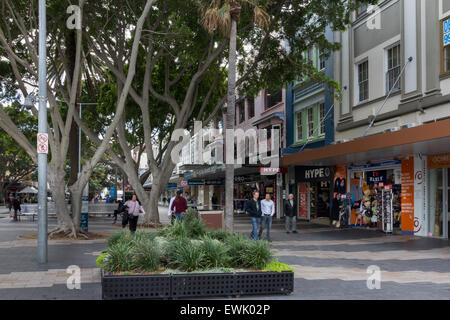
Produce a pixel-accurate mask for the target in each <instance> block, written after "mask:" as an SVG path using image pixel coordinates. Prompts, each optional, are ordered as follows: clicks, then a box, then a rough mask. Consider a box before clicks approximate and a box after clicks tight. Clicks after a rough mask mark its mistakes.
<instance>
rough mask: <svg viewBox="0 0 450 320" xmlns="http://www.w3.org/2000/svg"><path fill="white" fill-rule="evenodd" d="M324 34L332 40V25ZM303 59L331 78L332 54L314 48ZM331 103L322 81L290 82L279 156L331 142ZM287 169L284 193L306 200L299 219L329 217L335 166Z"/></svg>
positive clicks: (332, 139) (290, 167) (327, 90)
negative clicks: (284, 134)
mask: <svg viewBox="0 0 450 320" xmlns="http://www.w3.org/2000/svg"><path fill="white" fill-rule="evenodd" d="M326 37H327V39H328V41H330V42H332V41H333V31H332V30H331V28H327V30H326ZM304 58H306V59H309V60H311V61H312V63H313V64H314V66H315V67H316V68H317V69H318V70H320V72H323V73H324V75H325V76H327V77H329V78H332V79H333V76H334V72H333V70H334V61H333V60H334V59H333V53H331V54H330V55H329V57H327V58H325V55H323V54H322V52H321V50H319V48H318V47H313V48H310V50H309V51H308V52H305V53H304ZM333 104H334V99H333V91H332V88H330V89H329V88H328V85H327V84H325V83H320V82H317V81H313V80H309V79H307V78H304V79H299V80H298V81H294V82H292V83H290V84H289V86H288V88H287V90H286V104H285V105H286V111H285V112H286V124H285V125H286V148H284V149H283V150H282V157H284V156H287V155H291V154H296V153H299V152H302V150H305V149H311V148H320V147H324V146H327V145H329V144H331V143H332V142H333V141H334V132H335V131H334V105H333ZM288 169H289V170H288V174H286V176H285V181H286V182H287V183H286V190H285V194H286V195H287V194H288V193H293V194H294V196H295V198H296V199H297V200H298V202H302V201H301V199H307V201H306V202H307V203H303V206H304V209H303V210H302V209H301V208H298V211H299V212H298V213H299V216H300V218H301V219H304V220H310V219H311V218H313V217H317V216H319V217H320V216H324V217H325V216H329V207H330V202H331V194H332V190H331V189H332V186H333V172H334V168H325V167H323V168H320V167H304V166H300V165H298V166H297V165H295V164H293V165H290V166H289V167H288ZM317 169H318V170H317ZM311 170H314V171H312V172H319V176H310V175H309V172H310V171H311ZM302 190H303V191H302ZM302 192H307V194H305V195H303V194H302ZM300 206H301V204H300ZM305 210H306V211H305ZM302 211H305V212H302Z"/></svg>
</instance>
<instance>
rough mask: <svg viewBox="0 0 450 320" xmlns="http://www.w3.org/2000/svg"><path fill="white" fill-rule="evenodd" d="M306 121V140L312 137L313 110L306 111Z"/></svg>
mask: <svg viewBox="0 0 450 320" xmlns="http://www.w3.org/2000/svg"><path fill="white" fill-rule="evenodd" d="M307 117H308V118H307V119H308V138H309V137H313V136H314V108H313V107H311V108H308V110H307Z"/></svg>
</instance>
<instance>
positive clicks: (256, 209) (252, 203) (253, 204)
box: [246, 191, 261, 240]
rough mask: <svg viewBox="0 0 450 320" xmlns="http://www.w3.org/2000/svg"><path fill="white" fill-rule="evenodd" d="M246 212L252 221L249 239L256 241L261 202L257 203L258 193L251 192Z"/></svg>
mask: <svg viewBox="0 0 450 320" xmlns="http://www.w3.org/2000/svg"><path fill="white" fill-rule="evenodd" d="M246 212H247V213H248V214H249V215H250V218H251V220H252V233H251V234H250V238H252V239H255V240H258V227H259V223H260V221H261V202H260V201H259V192H258V191H255V192H253V199H251V200H249V201H248V202H247V208H246Z"/></svg>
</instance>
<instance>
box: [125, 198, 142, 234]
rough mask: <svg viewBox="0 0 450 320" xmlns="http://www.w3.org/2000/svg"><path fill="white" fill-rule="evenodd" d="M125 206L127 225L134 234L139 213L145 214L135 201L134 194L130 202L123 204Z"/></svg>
mask: <svg viewBox="0 0 450 320" xmlns="http://www.w3.org/2000/svg"><path fill="white" fill-rule="evenodd" d="M125 206H127V207H128V224H129V226H130V231H131V232H135V231H136V227H137V223H138V220H139V213H141V212H143V213H144V214H145V212H144V209H143V208H142V206H141V204H140V203H139V201H138V200H137V197H136V195H135V194H133V197H132V198H131V200H128V201H127V202H125Z"/></svg>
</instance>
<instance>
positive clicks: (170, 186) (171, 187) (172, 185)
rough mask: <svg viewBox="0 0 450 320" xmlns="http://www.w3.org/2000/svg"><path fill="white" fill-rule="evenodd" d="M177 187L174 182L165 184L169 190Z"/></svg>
mask: <svg viewBox="0 0 450 320" xmlns="http://www.w3.org/2000/svg"><path fill="white" fill-rule="evenodd" d="M176 188H177V184H176V183H168V184H167V189H168V190H171V189H176Z"/></svg>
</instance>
